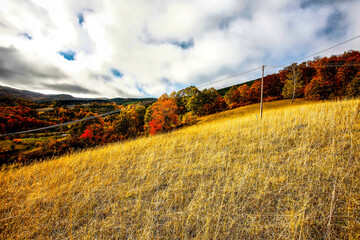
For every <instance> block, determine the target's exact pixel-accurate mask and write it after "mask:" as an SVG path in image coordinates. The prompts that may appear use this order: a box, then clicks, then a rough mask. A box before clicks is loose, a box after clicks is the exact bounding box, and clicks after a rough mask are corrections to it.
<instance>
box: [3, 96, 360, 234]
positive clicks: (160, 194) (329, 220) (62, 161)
mask: <svg viewBox="0 0 360 240" xmlns="http://www.w3.org/2000/svg"><path fill="white" fill-rule="evenodd" d="M296 102H297V105H296V106H293V105H290V104H289V101H281V102H273V103H266V104H265V112H264V118H263V119H262V120H261V121H260V120H259V114H258V112H255V111H258V110H256V109H258V105H253V106H247V107H244V108H239V109H235V110H231V111H227V112H223V113H220V114H216V115H212V116H208V117H206V118H203V119H200V120H199V122H198V123H197V124H196V125H193V126H190V127H187V128H182V129H180V130H177V131H173V132H171V133H167V134H163V135H158V136H153V137H143V138H139V139H136V140H133V141H128V142H124V143H118V144H110V145H107V146H103V147H99V148H96V149H94V150H87V151H83V152H79V153H73V154H71V155H68V156H64V157H61V158H56V159H54V160H51V161H45V162H42V163H35V164H33V165H30V166H25V167H21V168H13V169H11V168H10V169H9V168H6V169H5V168H4V169H3V170H2V171H1V172H0V201H1V205H0V238H1V239H13V238H15V239H30V238H39V239H44V238H50V239H71V238H74V239H116V238H119V239H124V238H128V239H154V238H158V239H192V238H196V239H359V238H360V112H359V111H360V100H347V101H332V102H320V103H309V102H305V101H296Z"/></svg>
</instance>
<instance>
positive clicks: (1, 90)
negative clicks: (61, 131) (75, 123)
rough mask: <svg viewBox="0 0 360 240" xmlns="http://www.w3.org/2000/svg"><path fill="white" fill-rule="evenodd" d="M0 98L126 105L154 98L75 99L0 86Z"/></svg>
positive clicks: (66, 95)
mask: <svg viewBox="0 0 360 240" xmlns="http://www.w3.org/2000/svg"><path fill="white" fill-rule="evenodd" d="M0 96H1V97H11V98H22V99H27V100H31V101H34V102H39V103H45V102H65V103H69V104H70V103H81V102H96V101H102V102H106V101H109V102H112V101H113V102H117V103H120V104H122V103H126V102H141V101H151V100H155V99H156V98H113V99H107V98H77V97H74V96H72V95H69V94H42V93H38V92H33V91H29V90H21V89H16V88H11V87H6V86H0Z"/></svg>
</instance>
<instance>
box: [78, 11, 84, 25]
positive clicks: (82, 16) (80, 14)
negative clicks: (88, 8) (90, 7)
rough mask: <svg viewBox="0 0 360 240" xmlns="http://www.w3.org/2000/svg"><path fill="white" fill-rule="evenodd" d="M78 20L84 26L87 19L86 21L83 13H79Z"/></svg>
mask: <svg viewBox="0 0 360 240" xmlns="http://www.w3.org/2000/svg"><path fill="white" fill-rule="evenodd" d="M77 18H78V22H79V24H80V25H83V23H84V22H85V19H84V15H83V14H82V13H79V14H78V15H77Z"/></svg>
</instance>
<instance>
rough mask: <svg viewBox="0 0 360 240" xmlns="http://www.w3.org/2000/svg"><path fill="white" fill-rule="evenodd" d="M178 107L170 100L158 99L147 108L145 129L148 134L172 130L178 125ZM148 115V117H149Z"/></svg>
mask: <svg viewBox="0 0 360 240" xmlns="http://www.w3.org/2000/svg"><path fill="white" fill-rule="evenodd" d="M177 111H178V107H177V105H176V103H175V101H174V100H173V99H171V98H165V97H162V98H160V100H159V101H157V102H156V103H154V104H153V105H152V106H151V107H149V108H148V110H147V113H148V116H147V118H146V119H145V121H147V122H148V123H147V126H146V127H147V128H148V130H149V132H150V134H156V133H158V132H161V131H167V130H170V129H172V128H174V127H175V126H176V125H177V123H178V115H177ZM149 113H150V116H149Z"/></svg>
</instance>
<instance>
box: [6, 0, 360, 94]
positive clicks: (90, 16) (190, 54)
mask: <svg viewBox="0 0 360 240" xmlns="http://www.w3.org/2000/svg"><path fill="white" fill-rule="evenodd" d="M305 2H306V4H304V3H305ZM359 7H360V5H359V2H356V1H330V2H328V1H303V3H301V2H298V1H291V0H278V1H265V0H256V1H251V0H247V1H238V0H223V1H218V0H193V1H192V0H169V1H165V0H154V1H146V0H122V1H112V0H102V1H95V0H87V1H85V0H84V1H72V0H64V1H47V0H32V1H22V0H5V2H4V3H2V8H1V9H0V47H2V49H16V51H17V53H19V54H21V56H23V57H24V59H26V64H27V65H26V66H28V65H29V66H31V65H33V66H34V69H37V70H39V66H44V69H43V71H42V72H45V71H54V69H58V71H59V72H61V73H62V74H61V76H62V78H61V79H59V77H57V78H51V77H47V78H44V77H43V75H46V76H51V75H52V74H43V75H42V76H37V74H38V75H39V72H40V71H33V72H32V77H31V78H29V79H28V81H26V79H25V78H24V79H21V81H15V80H14V79H15V76H12V78H9V77H5V75H6V74H2V75H1V73H0V80H1V82H0V83H2V84H6V85H11V86H14V87H21V88H28V89H30V90H38V91H41V92H46V93H50V92H51V93H53V92H54V93H55V92H60V89H62V90H64V89H65V90H67V89H69V91H68V93H70V94H74V95H76V96H103V97H121V96H124V97H128V96H138V97H140V96H159V95H161V94H162V93H164V92H171V91H172V90H178V88H179V87H186V86H189V85H201V84H204V83H206V82H210V81H214V80H216V79H220V78H222V77H226V76H228V75H232V74H234V73H237V72H241V71H245V70H248V69H251V68H254V67H256V66H260V65H262V64H268V65H277V64H279V63H283V62H288V61H290V60H291V59H297V58H300V57H303V56H306V55H308V54H311V53H313V52H316V51H319V50H322V49H324V48H327V47H329V46H331V45H334V44H336V43H338V42H340V41H343V40H346V39H348V38H350V37H352V36H355V35H357V34H359V32H357V31H358V29H360V25H359V22H360V21H359V20H360V19H359V14H358V13H357V9H359ZM336 11H338V12H340V13H341V14H338V16H341V17H342V18H341V19H339V21H341V24H340V25H339V26H342V27H341V28H342V29H343V30H341V31H335V30H336V29H335V28H336V27H338V26H329V22H331V21H329V18H331V16H332V15H333V14H334V13H335V12H336ZM79 14H82V16H83V17H84V22H83V23H82V25H81V24H79V20H78V16H79ZM332 28H334V29H332ZM325 29H327V31H328V32H329V33H328V34H324V32H326V31H325ZM332 30H334V31H332ZM339 32H340V33H343V35H341V36H339ZM24 33H26V34H28V35H29V36H31V39H28V38H27V37H24ZM189 41H191V43H193V46H191V44H190V47H189V48H187V49H182V48H181V44H183V46H186V43H189ZM347 49H359V41H353V42H350V43H349V44H347V45H344V46H342V47H339V48H336V49H334V50H332V51H329V52H328V53H327V54H333V53H337V54H338V53H342V51H344V50H347ZM66 50H72V51H75V52H76V56H75V60H74V61H67V60H66V59H64V58H63V57H62V56H60V55H59V54H58V52H59V51H66ZM4 51H5V50H4ZM0 60H1V59H0ZM2 61H3V62H4V61H5V60H2ZM24 61H25V60H24ZM24 61H13V63H15V64H16V63H18V64H20V65H21V64H22V65H21V66H23V65H24ZM0 64H1V62H0ZM45 66H46V67H45ZM112 68H115V69H118V70H119V71H120V72H122V73H123V74H124V76H123V77H122V78H117V77H115V76H113V75H112V74H111V69H112ZM19 69H23V70H24V71H28V70H27V69H29V68H27V67H26V68H24V67H23V68H21V67H20V68H19V67H17V68H16V67H14V69H10V70H13V72H14V71H15V70H16V71H19ZM7 70H9V69H7ZM10 70H9V71H10ZM0 71H1V68H0ZM10 72H11V71H10ZM257 74H258V73H252V74H248V75H246V76H243V77H239V78H234V79H229V80H227V81H224V82H222V83H218V84H216V85H214V86H215V87H222V86H226V85H231V84H235V83H238V82H239V81H246V80H251V79H252V78H254V77H257V76H258V75H257ZM23 75H24V76H25V75H26V74H25V73H24V74H23ZM58 75H59V74H58ZM6 76H8V74H7V75H6ZM59 84H63V85H64V86H65V87H63V88H61V87H57V89H58V90H56V89H55V88H54V89H50V88H48V87H49V86H59ZM75 85H76V86H79V87H78V88H74V89H73V90H74V92H70V91H71V86H75ZM210 87H211V86H210ZM86 89H88V90H89V91H86ZM96 93H98V94H96Z"/></svg>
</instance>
